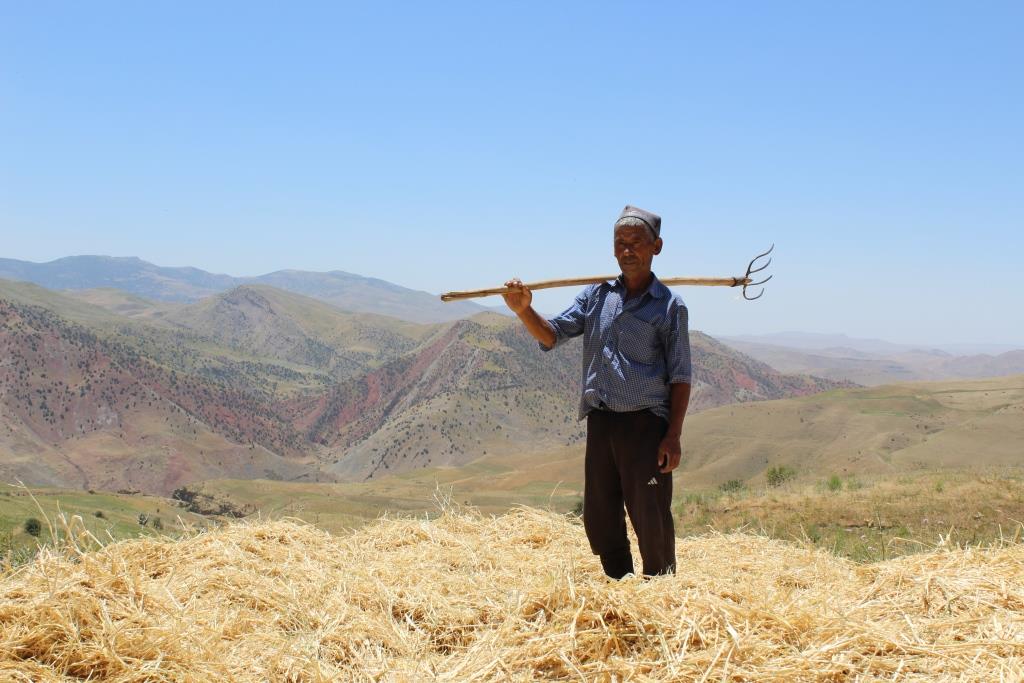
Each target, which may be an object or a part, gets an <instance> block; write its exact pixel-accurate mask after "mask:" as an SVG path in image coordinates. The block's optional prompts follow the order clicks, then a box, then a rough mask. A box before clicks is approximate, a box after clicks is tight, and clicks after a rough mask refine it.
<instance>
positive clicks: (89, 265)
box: [0, 256, 490, 323]
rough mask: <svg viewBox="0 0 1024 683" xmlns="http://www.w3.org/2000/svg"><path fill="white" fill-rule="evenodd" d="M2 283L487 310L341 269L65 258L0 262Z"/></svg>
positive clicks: (366, 308)
mask: <svg viewBox="0 0 1024 683" xmlns="http://www.w3.org/2000/svg"><path fill="white" fill-rule="evenodd" d="M0 278H3V279H6V280H17V281H21V282H31V283H33V284H37V285H39V286H41V287H45V288H47V289H54V290H83V289H96V288H104V287H109V288H113V289H117V290H120V291H122V292H125V293H127V294H133V295H135V296H139V297H144V298H146V299H152V300H155V301H167V302H195V301H199V300H200V299H203V298H206V297H209V296H211V295H213V294H219V293H222V292H225V291H227V290H229V289H233V288H235V287H238V286H240V285H247V284H266V285H272V286H274V287H277V288H278V289H283V290H286V291H289V292H295V293H297V294H303V295H305V296H308V297H311V298H314V299H319V300H320V301H324V302H326V303H329V304H332V305H334V306H336V307H338V308H341V309H343V310H346V311H352V312H356V313H359V312H363V313H380V314H384V315H390V316H393V317H396V318H401V319H403V320H411V321H413V322H422V323H431V322H446V321H449V320H457V319H459V318H466V317H469V316H471V315H474V314H476V313H481V312H483V311H487V310H490V309H488V308H486V307H484V306H480V305H478V304H475V303H472V302H469V301H458V302H451V303H443V302H441V301H440V300H439V299H438V297H437V296H435V295H433V294H429V293H428V292H422V291H418V290H414V289H408V288H406V287H400V286H399V285H396V284H393V283H391V282H387V281H386V280H380V279H377V278H370V277H364V276H362V275H353V274H352V273H346V272H343V271H340V270H333V271H330V272H327V273H318V272H310V271H303V270H279V271H275V272H273V273H267V274H265V275H258V276H254V277H233V276H231V275H222V274H216V273H208V272H206V271H205V270H200V269H198V268H191V267H182V268H168V267H163V266H157V265H154V264H152V263H149V262H147V261H143V260H142V259H140V258H135V257H114V256H68V257H65V258H60V259H56V260H54V261H49V262H47V263H33V262H31V261H20V260H17V259H0Z"/></svg>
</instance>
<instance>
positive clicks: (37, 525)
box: [25, 517, 43, 536]
mask: <svg viewBox="0 0 1024 683" xmlns="http://www.w3.org/2000/svg"><path fill="white" fill-rule="evenodd" d="M42 531H43V523H42V522H40V521H39V520H38V519H36V518H35V517H29V518H28V519H26V520H25V533H26V534H28V535H29V536H38V535H39V534H40V533H42Z"/></svg>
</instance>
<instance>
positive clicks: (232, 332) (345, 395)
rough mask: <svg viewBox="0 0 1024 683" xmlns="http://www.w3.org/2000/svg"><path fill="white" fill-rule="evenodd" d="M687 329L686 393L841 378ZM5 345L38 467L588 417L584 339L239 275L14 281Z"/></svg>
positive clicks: (750, 396)
mask: <svg viewBox="0 0 1024 683" xmlns="http://www.w3.org/2000/svg"><path fill="white" fill-rule="evenodd" d="M140 301H141V300H140ZM140 301H135V302H133V304H132V310H133V311H135V312H139V311H144V309H145V304H144V301H143V302H142V303H140ZM122 303H123V302H122ZM119 305H120V304H119ZM693 347H694V363H695V375H696V377H697V382H696V386H695V394H694V398H693V406H694V410H700V409H703V408H707V407H713V406H718V405H723V404H726V403H732V402H737V401H752V400H759V399H767V398H781V397H786V396H798V395H804V394H808V393H813V392H816V391H821V390H823V389H828V388H832V387H834V386H837V383H835V382H829V381H826V380H817V379H813V378H809V377H802V376H791V375H782V374H780V373H777V372H775V371H774V370H772V369H771V368H770V367H768V366H767V365H764V364H763V363H759V362H757V361H754V360H752V359H750V358H748V357H745V356H742V355H741V354H738V353H736V352H733V351H731V350H730V349H728V348H727V347H725V346H723V345H721V344H718V343H717V342H716V341H715V340H713V339H711V338H709V337H707V336H705V335H702V334H700V333H696V332H695V333H694V334H693ZM0 352H2V355H0V411H2V412H0V418H2V420H0V474H2V475H3V476H4V477H5V478H8V479H11V478H15V477H20V478H22V479H23V480H25V481H26V482H27V483H35V484H49V485H68V486H82V487H93V488H104V489H112V490H117V489H121V488H126V489H132V490H135V489H138V490H144V491H148V492H154V493H163V494H167V493H170V492H171V491H173V490H174V489H175V488H177V487H179V486H180V485H181V484H184V483H188V482H190V481H195V480H198V479H206V478H212V477H231V478H243V479H244V478H251V477H260V478H268V477H269V478H285V479H299V480H307V481H321V480H351V479H357V480H362V479H367V478H373V477H376V476H379V475H380V474H383V473H385V472H396V471H403V470H408V469H415V468H419V467H425V466H428V465H458V464H462V463H465V462H468V461H470V460H473V459H476V458H478V457H480V456H482V455H488V454H495V453H507V452H513V451H518V452H522V451H524V450H535V451H540V450H544V449H550V448H558V447H564V446H565V445H571V444H574V443H577V442H578V441H579V440H580V439H581V437H582V435H583V432H582V425H581V424H580V423H579V422H577V420H576V402H577V396H578V391H579V389H578V387H579V362H580V359H579V347H578V345H574V344H570V345H567V346H566V347H565V348H562V349H559V350H557V351H555V352H552V353H549V354H544V353H542V352H541V351H540V350H539V349H538V348H537V345H536V343H535V342H533V341H532V339H530V338H529V337H528V335H527V334H526V333H525V332H524V331H523V330H522V328H521V327H520V326H519V325H518V324H517V323H516V321H514V320H511V319H509V318H507V317H505V316H500V315H496V314H481V315H479V316H476V317H474V318H472V319H469V320H460V321H456V322H453V323H444V324H434V325H416V324H412V323H405V322H402V321H398V320H395V319H390V318H385V317H382V316H374V315H367V314H354V313H347V312H343V311H340V310H337V309H334V308H333V307H330V306H327V305H325V304H323V303H321V302H318V301H315V300H312V299H309V298H307V297H302V296H299V295H295V294H291V293H287V292H282V291H280V290H276V289H274V288H270V287H265V286H255V287H254V286H245V287H240V288H236V289H233V290H230V291H228V292H226V293H224V294H220V295H216V296H214V297H210V298H208V299H205V300H203V301H201V302H198V303H196V304H192V305H187V306H176V307H170V308H160V307H154V309H153V310H150V311H148V312H145V314H140V315H135V316H133V317H128V316H125V315H121V314H119V313H115V312H113V311H110V310H106V309H104V308H101V307H97V306H93V305H90V304H87V303H85V302H83V301H81V300H78V299H74V298H70V297H67V296H63V295H61V294H59V293H54V292H49V291H47V290H44V289H41V288H38V287H34V286H30V285H23V284H13V283H7V284H0Z"/></svg>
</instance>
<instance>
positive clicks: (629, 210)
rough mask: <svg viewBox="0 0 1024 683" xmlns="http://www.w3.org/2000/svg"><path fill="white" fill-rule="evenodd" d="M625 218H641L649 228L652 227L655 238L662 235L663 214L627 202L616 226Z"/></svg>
mask: <svg viewBox="0 0 1024 683" xmlns="http://www.w3.org/2000/svg"><path fill="white" fill-rule="evenodd" d="M624 218H638V219H640V220H641V221H643V222H644V224H645V225H646V226H647V227H648V228H650V229H651V233H652V234H653V235H654V238H655V239H657V238H659V237H661V216H659V215H658V214H655V213H651V212H650V211H644V210H643V209H638V208H637V207H635V206H630V205H629V204H626V208H624V209H623V210H622V213H621V214H619V218H618V220H616V221H615V227H616V228H617V227H619V224H620V223H622V222H623V220H622V219H624ZM628 222H632V221H628Z"/></svg>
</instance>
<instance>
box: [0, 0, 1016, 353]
mask: <svg viewBox="0 0 1024 683" xmlns="http://www.w3.org/2000/svg"><path fill="white" fill-rule="evenodd" d="M1022 20H1024V6H1022V5H1020V4H1019V3H1010V2H1007V3H986V4H984V5H967V4H963V3H933V2H929V3H924V2H908V3H899V4H898V5H892V4H886V3H862V4H857V5H827V6H826V5H821V4H814V3H785V4H771V5H763V6H755V5H745V6H725V5H720V6H706V7H694V6H689V7H683V6H679V5H677V4H675V3H672V4H657V3H653V4H645V5H642V6H639V5H629V6H625V5H622V6H606V5H603V4H599V5H595V4H590V3H588V4H584V3H564V4H563V3H559V4H557V5H553V6H552V5H547V4H545V5H542V4H530V5H516V6H499V5H495V6H491V5H484V6H480V5H476V4H445V5H437V4H432V5H414V4H409V5H400V4H378V3H375V4H372V5H370V6H342V5H338V4H333V3H332V4H328V3H324V4H319V3H307V4H303V5H302V6H301V7H297V6H289V7H287V8H272V7H267V6H257V5H253V4H250V3H217V4H216V5H215V6H210V5H208V4H199V3H182V4H175V5H173V6H172V5H128V4H125V5H120V6H117V7H113V6H105V7H103V8H102V9H98V8H97V7H87V6H78V5H73V4H71V3H66V4H60V3H58V4H53V5H48V6H46V7H42V6H38V5H22V6H16V5H7V6H6V7H5V8H4V10H3V11H2V20H0V60H2V63H3V65H4V67H3V68H2V69H0V98H2V102H3V106H0V135H2V137H3V139H4V144H3V145H2V146H0V257H6V258H14V259H21V260H28V261H35V262H44V261H50V260H53V259H56V258H60V257H63V256H71V255H77V254H108V255H114V256H137V257H139V258H142V259H144V260H146V261H150V262H152V263H155V264H157V265H161V266H195V267H198V268H201V269H204V270H207V271H211V272H215V273H225V274H230V275H235V276H243V275H255V274H260V273H266V272H271V271H275V270H282V269H300V270H312V271H329V270H343V271H347V272H350V273H355V274H359V275H364V276H368V277H376V278H380V279H384V280H387V281H390V282H394V283H396V284H400V285H403V286H405V287H410V288H413V289H420V290H427V291H431V292H435V293H438V292H441V291H445V290H451V289H470V288H476V287H486V286H493V285H496V284H500V282H501V281H503V280H504V279H505V278H507V277H511V276H519V277H522V278H523V279H524V280H534V279H548V278H557V277H574V276H584V275H594V274H603V273H607V272H613V271H614V270H615V262H614V260H613V258H612V256H611V224H612V222H613V221H614V219H615V217H616V216H617V214H618V212H619V210H620V209H621V208H622V206H623V205H624V204H626V203H632V204H636V205H638V206H642V207H644V208H648V209H650V210H653V211H656V212H657V213H660V214H661V215H662V217H663V235H664V237H665V251H664V253H663V254H662V255H661V256H659V257H658V258H657V259H656V260H655V264H654V265H655V271H656V272H657V273H658V274H661V275H666V276H668V275H740V274H742V272H743V269H744V267H745V266H746V262H747V261H748V260H749V259H750V258H751V257H752V256H753V255H754V254H756V253H758V252H760V251H763V250H764V249H766V248H767V247H768V245H769V244H771V243H772V242H774V243H775V244H776V254H775V260H774V263H773V266H772V268H771V271H770V272H772V273H774V275H775V278H774V279H773V280H772V281H771V282H770V283H769V286H768V289H767V293H766V294H765V297H764V298H763V299H762V300H760V301H757V302H753V303H748V302H744V301H742V300H740V299H738V296H737V293H736V292H735V291H733V290H727V289H717V288H707V289H685V290H682V289H681V290H677V291H679V292H680V293H681V294H682V295H683V297H684V298H685V299H686V301H687V303H688V305H689V306H690V310H691V323H692V325H693V326H694V327H695V328H697V329H702V330H707V331H714V332H715V333H718V334H731V335H740V334H766V333H772V332H781V331H785V330H792V329H800V330H808V331H814V332H822V333H835V334H841V333H845V334H848V335H850V336H853V337H860V338H865V337H866V338H879V339H885V340H889V341H893V342H898V343H914V344H918V343H920V344H925V343H932V344H935V345H939V344H945V343H959V342H982V341H987V342H992V343H1006V344H1020V345H1024V316H1021V315H1020V313H1019V311H1020V309H1021V304H1020V302H1019V301H1018V297H1019V294H1018V292H1017V291H1016V289H1015V288H1014V287H1013V285H1014V280H1015V279H1016V277H1015V276H1014V275H1013V273H1020V272H1021V271H1022V266H1021V258H1024V230H1022V227H1024V205H1022V196H1024V192H1022V188H1024V124H1022V123H1021V122H1022V121H1024V106H1022V104H1024V89H1022V88H1021V87H1020V73H1021V72H1022V71H1024V44H1022V43H1021V41H1020V40H1019V39H1018V36H1017V32H1018V28H1019V26H1021V25H1022ZM41 46H45V49H41ZM574 293H575V292H574V290H572V289H559V290H550V291H548V292H542V293H538V295H537V307H538V308H539V309H541V310H544V311H547V312H555V311H558V310H561V309H562V308H564V307H565V306H566V305H567V304H568V303H569V301H570V300H571V298H572V296H573V294H574ZM480 303H483V304H485V305H498V304H499V303H500V299H484V300H480ZM1014 310H1017V311H1018V313H1017V314H1014V313H1013V311H1014Z"/></svg>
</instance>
